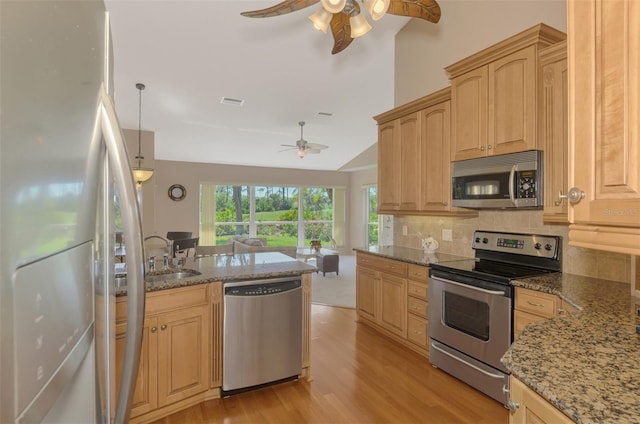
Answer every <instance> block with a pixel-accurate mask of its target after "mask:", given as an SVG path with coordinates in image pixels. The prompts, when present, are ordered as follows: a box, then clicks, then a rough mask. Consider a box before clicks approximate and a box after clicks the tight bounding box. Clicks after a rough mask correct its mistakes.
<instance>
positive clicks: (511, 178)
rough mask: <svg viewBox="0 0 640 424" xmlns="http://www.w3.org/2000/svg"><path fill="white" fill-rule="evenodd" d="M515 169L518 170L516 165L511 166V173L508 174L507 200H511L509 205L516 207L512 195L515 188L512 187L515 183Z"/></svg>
mask: <svg viewBox="0 0 640 424" xmlns="http://www.w3.org/2000/svg"><path fill="white" fill-rule="evenodd" d="M517 168H518V166H517V165H513V166H512V167H511V172H509V200H511V203H513V204H514V205H517V203H516V196H515V193H514V190H515V187H514V186H513V185H514V183H515V181H516V170H517Z"/></svg>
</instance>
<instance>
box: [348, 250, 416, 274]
mask: <svg viewBox="0 0 640 424" xmlns="http://www.w3.org/2000/svg"><path fill="white" fill-rule="evenodd" d="M358 265H359V266H365V267H367V268H375V269H378V270H380V271H382V272H385V273H387V274H395V275H399V276H401V277H406V276H407V264H406V263H405V262H401V261H396V260H393V259H387V258H382V257H377V256H374V255H367V254H361V253H359V254H358Z"/></svg>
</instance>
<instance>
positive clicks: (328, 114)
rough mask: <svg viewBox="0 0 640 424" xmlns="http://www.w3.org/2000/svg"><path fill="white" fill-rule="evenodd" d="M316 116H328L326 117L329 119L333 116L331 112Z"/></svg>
mask: <svg viewBox="0 0 640 424" xmlns="http://www.w3.org/2000/svg"><path fill="white" fill-rule="evenodd" d="M318 116H328V117H331V116H333V113H331V112H318Z"/></svg>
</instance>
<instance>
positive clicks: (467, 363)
mask: <svg viewBox="0 0 640 424" xmlns="http://www.w3.org/2000/svg"><path fill="white" fill-rule="evenodd" d="M431 347H432V348H434V349H435V350H437V351H438V352H440V353H442V354H444V355H447V356H448V357H449V358H451V359H455V360H456V361H458V362H462V363H463V364H465V365H466V366H468V367H471V368H473V369H474V370H476V371H478V372H481V373H482V374H484V375H486V376H487V377H491V378H497V379H500V380H502V379H504V375H502V374H492V373H490V372H486V371H485V370H483V369H482V368H478V367H476V366H475V365H473V364H472V363H471V362H467V361H465V360H464V359H462V358H458V357H457V356H455V355H452V354H450V353H449V352H447V351H446V350H443V349H441V348H439V347H438V346H437V345H436V344H435V342H434V341H433V340H432V341H431Z"/></svg>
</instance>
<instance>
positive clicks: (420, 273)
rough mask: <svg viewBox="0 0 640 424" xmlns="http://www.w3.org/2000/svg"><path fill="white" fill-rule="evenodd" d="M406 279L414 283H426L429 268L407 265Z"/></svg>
mask: <svg viewBox="0 0 640 424" xmlns="http://www.w3.org/2000/svg"><path fill="white" fill-rule="evenodd" d="M408 272H409V275H408V277H409V278H410V279H412V280H415V281H422V282H425V283H426V282H427V279H428V278H429V268H428V267H426V266H420V265H411V264H410V265H409V271H408Z"/></svg>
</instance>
